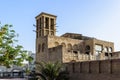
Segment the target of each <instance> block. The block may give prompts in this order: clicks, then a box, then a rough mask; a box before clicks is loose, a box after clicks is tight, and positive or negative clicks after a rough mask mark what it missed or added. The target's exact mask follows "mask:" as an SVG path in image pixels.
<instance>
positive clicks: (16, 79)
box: [0, 78, 26, 80]
mask: <svg viewBox="0 0 120 80" xmlns="http://www.w3.org/2000/svg"><path fill="white" fill-rule="evenodd" d="M0 80H26V79H24V78H11V79H0Z"/></svg>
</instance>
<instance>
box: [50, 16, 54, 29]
mask: <svg viewBox="0 0 120 80" xmlns="http://www.w3.org/2000/svg"><path fill="white" fill-rule="evenodd" d="M50 21H51V26H50V29H52V30H54V25H55V24H54V19H52V18H51V19H50Z"/></svg>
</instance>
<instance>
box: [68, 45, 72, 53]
mask: <svg viewBox="0 0 120 80" xmlns="http://www.w3.org/2000/svg"><path fill="white" fill-rule="evenodd" d="M67 49H68V52H71V50H72V45H71V44H70V43H69V44H68V45H67Z"/></svg>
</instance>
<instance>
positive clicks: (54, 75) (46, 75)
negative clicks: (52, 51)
mask: <svg viewBox="0 0 120 80" xmlns="http://www.w3.org/2000/svg"><path fill="white" fill-rule="evenodd" d="M37 70H38V71H40V73H37V75H39V76H40V78H41V79H42V80H68V79H69V77H68V72H67V71H66V70H63V69H62V65H61V64H60V63H59V62H55V63H51V62H48V63H46V62H41V63H37Z"/></svg>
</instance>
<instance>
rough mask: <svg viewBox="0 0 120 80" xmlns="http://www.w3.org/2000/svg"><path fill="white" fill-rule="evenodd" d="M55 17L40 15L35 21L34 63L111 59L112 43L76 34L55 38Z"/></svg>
mask: <svg viewBox="0 0 120 80" xmlns="http://www.w3.org/2000/svg"><path fill="white" fill-rule="evenodd" d="M56 18H57V16H56V15H52V14H48V13H44V12H42V13H40V14H39V15H38V16H36V17H35V19H36V62H40V61H53V62H54V61H60V62H62V63H67V62H71V61H75V62H80V61H88V60H89V61H90V60H105V59H110V58H112V56H113V55H112V54H113V52H114V43H113V42H108V41H103V40H99V39H96V38H93V37H87V36H83V35H82V34H76V33H65V34H63V35H61V36H56Z"/></svg>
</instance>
